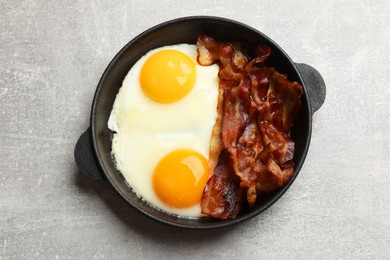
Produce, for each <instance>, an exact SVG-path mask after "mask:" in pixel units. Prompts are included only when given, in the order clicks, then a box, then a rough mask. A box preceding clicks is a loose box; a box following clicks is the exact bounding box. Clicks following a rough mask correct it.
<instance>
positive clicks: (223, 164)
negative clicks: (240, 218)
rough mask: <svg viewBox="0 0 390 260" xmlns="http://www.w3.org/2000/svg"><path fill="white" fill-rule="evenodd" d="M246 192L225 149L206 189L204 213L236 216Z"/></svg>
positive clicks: (203, 199)
mask: <svg viewBox="0 0 390 260" xmlns="http://www.w3.org/2000/svg"><path fill="white" fill-rule="evenodd" d="M244 194H245V193H244V190H243V188H241V187H240V182H239V179H238V177H237V176H236V175H235V174H234V170H233V166H232V162H231V158H230V157H229V154H228V153H227V151H226V150H223V151H222V152H221V155H220V156H219V162H218V165H217V166H216V167H215V170H214V174H213V176H211V178H210V179H209V181H208V182H207V184H206V187H205V189H204V192H203V196H202V200H201V208H202V213H204V214H208V215H209V216H211V217H214V218H219V219H230V218H235V217H236V216H237V215H238V214H239V213H240V211H241V208H242V206H243V204H244Z"/></svg>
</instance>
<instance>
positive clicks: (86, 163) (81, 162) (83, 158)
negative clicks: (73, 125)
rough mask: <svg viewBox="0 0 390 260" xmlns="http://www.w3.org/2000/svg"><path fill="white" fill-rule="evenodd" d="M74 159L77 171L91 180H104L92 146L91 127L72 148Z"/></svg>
mask: <svg viewBox="0 0 390 260" xmlns="http://www.w3.org/2000/svg"><path fill="white" fill-rule="evenodd" d="M74 158H75V160H76V164H77V167H78V168H79V170H80V171H81V172H82V173H84V174H85V175H87V176H88V177H89V178H91V179H93V180H104V177H103V174H102V173H101V170H100V168H99V166H98V165H97V160H96V156H95V153H94V151H93V146H92V131H91V127H88V129H87V130H86V131H85V132H84V133H83V134H82V135H81V136H80V138H79V140H78V141H77V143H76V147H75V148H74Z"/></svg>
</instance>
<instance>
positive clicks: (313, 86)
mask: <svg viewBox="0 0 390 260" xmlns="http://www.w3.org/2000/svg"><path fill="white" fill-rule="evenodd" d="M295 66H296V67H297V69H298V71H299V73H300V74H301V76H302V80H303V82H304V83H305V85H306V91H307V94H308V97H309V103H310V106H311V108H312V111H313V113H314V112H316V111H317V110H318V109H319V108H320V107H321V106H322V104H324V102H325V97H326V86H325V81H324V79H323V78H322V76H321V74H320V73H319V72H318V71H317V70H316V69H315V68H313V67H311V66H309V65H307V64H304V63H295Z"/></svg>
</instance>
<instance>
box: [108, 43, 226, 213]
mask: <svg viewBox="0 0 390 260" xmlns="http://www.w3.org/2000/svg"><path fill="white" fill-rule="evenodd" d="M196 58H197V52H196V46H195V45H189V44H179V45H172V46H165V47H161V48H158V49H154V50H152V51H149V52H148V53H146V54H145V55H144V56H143V57H141V59H139V60H138V61H137V62H136V63H135V64H134V66H133V67H132V68H131V69H130V71H129V72H128V74H127V75H126V77H125V79H124V81H123V83H122V86H121V88H120V90H119V92H118V94H117V96H116V99H115V102H114V105H113V109H112V111H111V115H110V118H109V121H108V128H109V129H110V130H112V131H113V132H115V133H114V136H113V140H112V156H113V157H114V159H115V162H116V166H117V169H118V170H119V171H120V172H121V173H122V175H123V176H124V177H125V179H126V181H127V182H128V184H129V185H130V186H131V187H132V189H133V190H134V191H135V192H136V194H137V195H138V196H140V197H141V198H142V199H144V200H146V201H147V202H148V203H150V204H151V205H152V206H154V207H156V208H158V209H161V210H163V211H166V212H168V213H173V214H177V215H179V216H187V217H198V216H201V215H202V214H201V211H200V199H201V196H202V193H203V189H204V186H205V185H206V183H207V180H208V177H209V163H208V158H209V149H210V137H211V132H212V128H213V126H214V123H215V120H216V117H217V109H216V107H217V100H218V70H219V69H218V66H217V65H212V66H200V65H199V64H198V63H197V61H196Z"/></svg>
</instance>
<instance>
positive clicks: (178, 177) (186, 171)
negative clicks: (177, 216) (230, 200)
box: [153, 149, 209, 208]
mask: <svg viewBox="0 0 390 260" xmlns="http://www.w3.org/2000/svg"><path fill="white" fill-rule="evenodd" d="M208 169H209V166H208V162H207V160H206V158H204V156H202V155H201V154H199V153H198V152H195V151H192V150H186V149H183V150H176V151H173V152H171V153H169V154H168V155H166V156H165V157H163V158H162V159H161V161H160V162H159V163H158V165H157V167H156V168H155V170H154V173H153V189H154V191H155V193H156V194H157V196H158V197H159V199H161V200H162V201H163V202H164V203H166V204H168V205H170V206H173V207H176V208H187V207H190V206H193V205H195V204H196V203H199V201H200V200H201V197H202V194H203V189H204V186H205V185H206V182H207V180H208V171H209V170H208Z"/></svg>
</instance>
